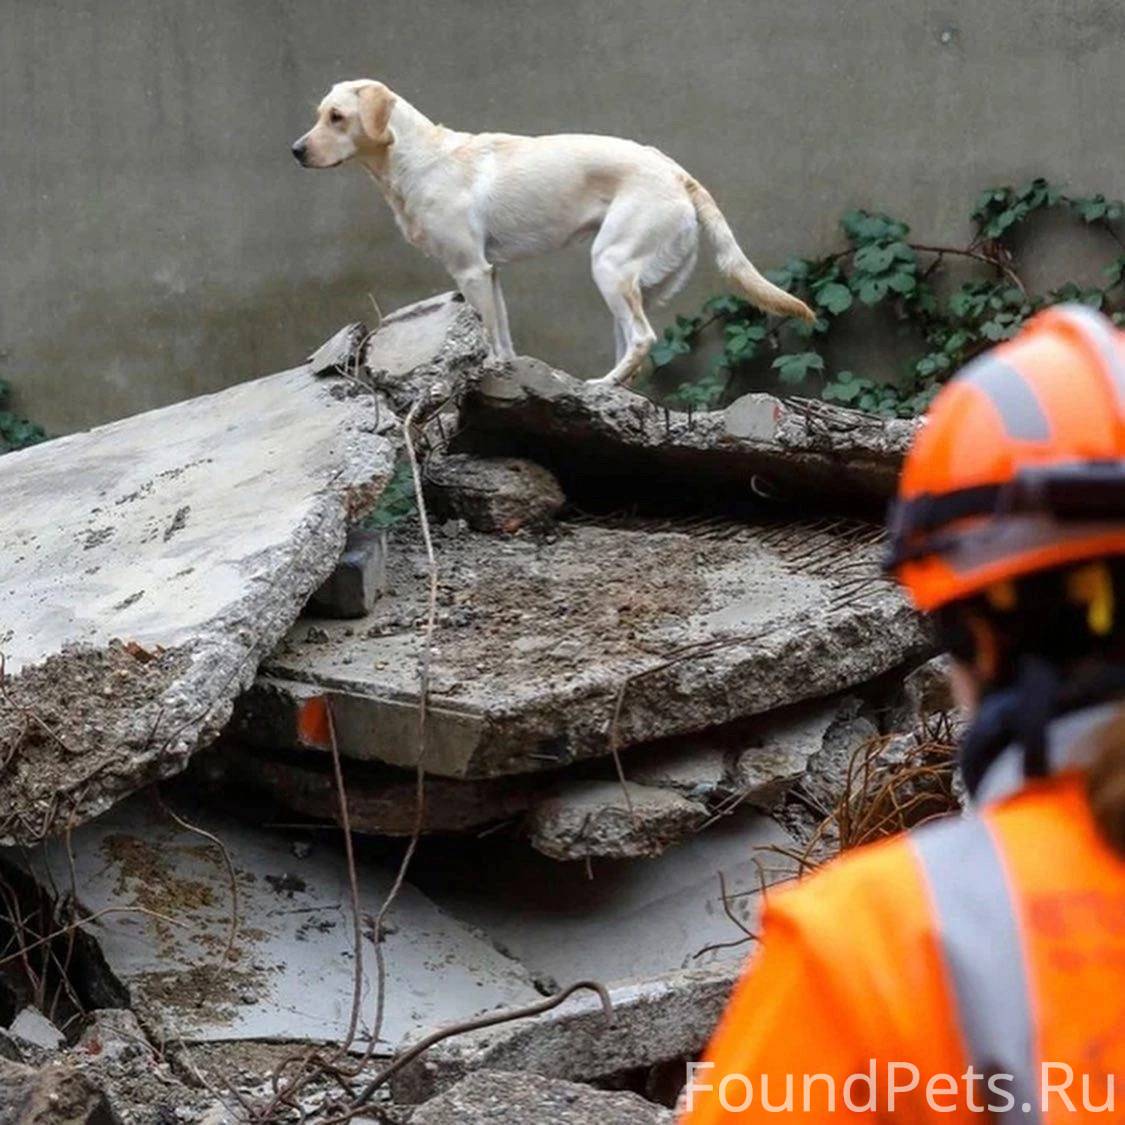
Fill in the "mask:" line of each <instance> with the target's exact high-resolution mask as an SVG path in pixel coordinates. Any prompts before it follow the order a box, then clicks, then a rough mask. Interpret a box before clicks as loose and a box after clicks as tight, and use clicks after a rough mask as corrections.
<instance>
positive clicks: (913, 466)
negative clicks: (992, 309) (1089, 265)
mask: <svg viewBox="0 0 1125 1125" xmlns="http://www.w3.org/2000/svg"><path fill="white" fill-rule="evenodd" d="M890 535H891V545H890V555H889V560H888V565H889V568H890V569H891V570H892V571H893V572H894V573H895V574H896V575H897V576H898V578H899V580H900V581H901V583H902V584H903V585H904V586H905V588H906V589H907V591H909V594H910V595H911V597H912V599H913V601H914V603H915V604H916V606H917V607H918V608H919V609H920V610H923V611H925V612H928V613H931V614H933V615H934V619H935V622H936V625H937V628H938V632H939V636H940V638H941V640H942V642H943V645H944V647H945V648H946V649H947V650H948V651H949V652H950V653H951V654H952V656H953V665H954V672H953V687H954V692H955V694H956V695H957V697H958V700H959V702H960V703H961V705H962V706H963V707H965V708H966V709H967V710H968V712H969V713H970V714H971V715H973V716H974V718H973V722H972V725H971V727H970V729H969V733H968V735H967V737H966V740H965V742H964V745H963V746H962V748H961V751H960V764H961V769H962V773H963V777H964V781H965V784H966V787H967V790H968V792H969V793H970V794H971V804H972V811H971V812H970V813H968V814H967V815H966V816H964V817H952V818H948V819H944V820H942V821H940V822H937V823H931V824H928V825H924V826H922V827H920V828H918V829H916V830H914V831H912V832H910V833H908V834H906V835H904V836H898V837H895V838H893V839H889V840H885V841H882V842H880V843H877V844H874V845H871V846H868V847H866V848H861V849H857V850H856V851H855V852H852V853H849V854H847V855H844V856H843V857H841V858H840V859H838V860H836V861H834V862H833V863H831V864H829V865H828V866H826V867H825V868H824V869H823V870H822V871H821V872H819V873H818V874H816V875H813V876H811V877H810V878H808V879H805V880H803V881H801V882H800V883H798V884H795V885H794V886H792V887H791V888H789V889H785V890H780V891H778V892H775V893H772V894H771V895H770V897H769V901H768V904H767V906H766V908H765V911H764V918H763V924H762V941H761V944H760V946H759V948H758V950H757V952H756V954H755V956H754V957H753V958H752V960H751V963H750V966H749V968H748V970H747V973H746V974H745V976H744V978H743V980H742V982H741V983H740V984H739V986H738V987H737V988H736V990H735V993H734V995H733V997H732V999H731V1002H730V1004H729V1007H728V1010H727V1012H726V1014H725V1016H724V1017H723V1020H722V1022H721V1023H720V1025H719V1028H718V1030H717V1032H716V1034H715V1036H714V1039H713V1041H712V1043H711V1046H710V1048H709V1050H708V1052H707V1054H706V1056H705V1057H704V1059H703V1060H702V1061H701V1062H699V1063H694V1064H692V1066H691V1077H690V1079H689V1083H688V1087H687V1088H686V1089H685V1091H684V1096H683V1099H682V1101H681V1106H685V1105H686V1106H687V1107H688V1108H687V1109H684V1110H683V1115H682V1117H681V1121H682V1122H687V1123H690V1125H716V1123H718V1122H729V1121H736V1120H737V1121H739V1122H751V1121H753V1122H757V1121H770V1120H776V1119H777V1118H778V1117H779V1116H781V1117H786V1118H788V1119H791V1120H798V1121H801V1120H803V1121H825V1122H828V1121H833V1120H836V1119H838V1118H839V1117H841V1116H843V1117H848V1116H849V1115H854V1116H860V1117H864V1118H866V1119H867V1120H873V1121H896V1122H897V1121H901V1122H934V1123H937V1122H947V1123H948V1122H960V1121H973V1122H981V1121H988V1120H990V1119H991V1120H996V1121H1003V1122H1021V1123H1028V1125H1031V1123H1035V1125H1039V1123H1055V1122H1061V1121H1067V1122H1070V1121H1083V1122H1085V1121H1106V1122H1108V1121H1123V1120H1125V704H1123V703H1122V701H1123V700H1125V334H1122V333H1118V332H1117V331H1116V330H1115V329H1114V328H1113V326H1112V325H1111V323H1110V322H1109V321H1108V320H1107V319H1106V318H1104V317H1103V316H1101V314H1099V313H1095V312H1093V311H1092V310H1090V309H1088V308H1085V307H1079V306H1060V307H1056V308H1054V309H1050V310H1048V311H1046V312H1043V313H1041V314H1039V315H1038V316H1036V317H1035V318H1034V319H1033V320H1032V321H1031V322H1029V324H1028V325H1027V326H1026V327H1025V328H1024V329H1023V330H1022V331H1021V332H1020V333H1019V334H1018V335H1017V336H1016V337H1015V338H1014V339H1012V340H1010V341H1008V342H1006V343H1004V344H1002V345H1000V346H999V347H996V348H995V349H993V350H992V351H990V352H988V353H987V354H985V355H983V356H982V357H980V358H978V359H976V360H975V361H973V362H972V363H970V364H969V365H968V366H967V367H966V368H965V369H964V370H963V371H962V372H961V373H960V375H959V376H958V377H957V378H956V379H954V380H953V381H951V383H950V384H949V385H948V386H946V387H945V388H943V389H942V391H941V392H940V394H939V395H938V397H937V398H936V399H935V401H934V403H933V406H932V408H931V410H930V412H929V415H928V420H927V422H926V424H925V425H924V426H923V427H922V428H921V430H920V432H919V434H918V436H917V439H916V440H915V442H914V445H913V448H912V449H911V450H910V453H909V455H908V456H907V459H906V463H905V466H904V468H903V472H902V477H901V480H900V483H899V497H898V500H897V502H896V504H895V505H894V506H893V507H892V514H891V525H890ZM849 1082H850V1087H849V1086H848V1084H849ZM724 1083H725V1089H724ZM990 1115H991V1116H990Z"/></svg>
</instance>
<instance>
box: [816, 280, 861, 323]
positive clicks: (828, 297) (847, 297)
mask: <svg viewBox="0 0 1125 1125" xmlns="http://www.w3.org/2000/svg"><path fill="white" fill-rule="evenodd" d="M813 296H814V297H815V298H816V303H817V304H818V305H820V307H821V308H822V309H826V310H827V311H828V312H830V313H831V314H832V315H833V316H839V315H840V314H841V313H843V312H847V311H848V309H850V308H851V307H852V294H851V290H850V289H849V288H848V287H847V286H846V285H841V284H840V283H839V282H838V281H830V282H828V284H827V285H821V286H819V287H818V288H817V289H816V290H815V291H814V294H813Z"/></svg>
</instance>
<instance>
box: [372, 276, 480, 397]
mask: <svg viewBox="0 0 1125 1125" xmlns="http://www.w3.org/2000/svg"><path fill="white" fill-rule="evenodd" d="M487 358H488V347H487V345H486V343H485V339H484V334H483V332H482V331H481V323H480V318H479V317H478V316H477V314H476V313H475V312H474V311H473V310H472V308H470V306H469V305H467V304H466V303H465V301H464V299H463V298H462V297H461V295H460V294H459V293H441V294H438V295H437V296H435V297H429V298H427V299H426V300H423V301H417V302H416V303H415V304H413V305H407V306H406V307H405V308H401V309H398V310H397V311H395V312H393V313H391V315H390V316H388V317H386V318H384V320H383V321H382V323H381V324H380V325H379V330H378V331H377V332H376V333H375V334H374V335H373V336H371V337H370V339H369V340H368V342H367V346H366V348H365V350H364V353H363V363H364V367H365V369H366V372H367V375H368V377H369V378H370V379H371V380H372V381H373V383H374V385H375V386H376V387H378V388H379V389H380V390H381V391H383V392H384V393H385V394H386V396H387V397H388V398H389V399H390V401H391V403H392V404H393V406H394V408H395V410H397V411H398V412H399V413H400V414H402V415H405V414H406V413H407V411H409V409H410V407H411V406H413V405H414V403H415V402H416V401H418V399H419V398H421V397H423V396H426V395H429V394H430V392H431V389H432V388H433V386H434V385H435V384H444V385H446V386H447V387H448V389H449V391H452V390H454V389H455V386H456V384H458V383H459V382H460V381H461V380H463V379H466V378H470V377H476V376H477V375H478V374H479V373H480V370H481V368H482V365H483V364H485V363H486V361H487ZM447 393H448V392H447Z"/></svg>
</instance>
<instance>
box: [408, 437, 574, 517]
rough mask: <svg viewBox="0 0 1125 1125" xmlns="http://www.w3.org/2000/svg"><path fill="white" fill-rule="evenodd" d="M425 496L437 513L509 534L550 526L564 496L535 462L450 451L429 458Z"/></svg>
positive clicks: (550, 475)
mask: <svg viewBox="0 0 1125 1125" xmlns="http://www.w3.org/2000/svg"><path fill="white" fill-rule="evenodd" d="M426 501H427V503H428V504H429V506H430V510H431V511H432V512H433V514H434V515H435V516H438V517H439V518H445V519H449V518H459V519H463V520H464V521H465V522H466V523H467V524H468V525H469V527H471V528H474V529H475V530H477V531H485V532H501V533H504V534H508V535H510V534H512V533H513V532H516V531H519V530H520V528H523V527H527V528H537V527H544V526H546V525H548V524H549V523H550V522H551V520H552V519H553V518H554V517H555V515H556V514H557V513H558V511H559V509H560V508H561V507H562V506H563V505H564V504H565V503H566V497H565V496H564V495H563V491H562V489H561V488H560V487H559V482H558V481H557V480H556V479H555V478H554V476H553V475H552V474H551V473H549V472H548V471H547V470H546V469H544V468H543V466H542V465H537V464H536V463H535V462H534V461H528V460H526V459H524V458H521V457H473V456H471V455H469V454H466V453H448V454H445V455H443V456H435V457H431V458H430V459H429V461H427V462H426Z"/></svg>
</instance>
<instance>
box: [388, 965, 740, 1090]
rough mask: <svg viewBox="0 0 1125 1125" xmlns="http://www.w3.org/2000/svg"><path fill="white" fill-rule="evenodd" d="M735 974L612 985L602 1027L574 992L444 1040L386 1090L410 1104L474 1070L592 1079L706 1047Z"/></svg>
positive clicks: (690, 974) (593, 1005)
mask: <svg viewBox="0 0 1125 1125" xmlns="http://www.w3.org/2000/svg"><path fill="white" fill-rule="evenodd" d="M740 972H741V969H740V968H738V967H716V968H712V969H695V970H687V971H685V972H681V973H669V974H667V975H666V976H663V977H660V978H658V979H655V980H650V981H638V982H635V983H633V984H628V985H621V986H619V987H617V988H613V989H611V990H610V998H611V1000H612V1002H613V1022H612V1024H611V1025H609V1026H607V1025H606V1021H605V1015H604V1013H603V1011H602V1006H601V1003H600V1002H599V1000H598V999H597V997H592V998H590V999H587V998H586V997H584V996H582V997H579V996H575V997H573V998H572V999H570V1000H567V1001H566V1002H565V1003H563V1004H562V1005H561V1006H560V1007H558V1008H556V1009H554V1011H551V1012H547V1013H546V1014H545V1015H542V1016H536V1017H534V1018H533V1019H529V1020H521V1021H520V1022H518V1023H513V1024H505V1025H502V1026H501V1027H498V1028H487V1029H485V1030H483V1031H473V1032H469V1033H467V1034H465V1035H459V1036H457V1037H456V1038H453V1039H446V1040H444V1041H443V1042H441V1043H438V1044H437V1045H436V1046H435V1047H434V1048H433V1049H431V1050H430V1051H429V1052H427V1053H426V1054H425V1055H423V1056H422V1057H421V1058H420V1059H418V1060H417V1061H416V1062H413V1063H410V1064H408V1065H407V1066H406V1067H404V1068H403V1069H402V1070H401V1071H399V1073H398V1074H397V1075H396V1076H395V1078H393V1079H392V1084H391V1089H392V1091H393V1093H394V1096H395V1099H396V1100H397V1101H401V1102H404V1103H407V1104H413V1103H418V1102H424V1101H426V1100H428V1099H429V1098H432V1097H433V1096H435V1095H436V1094H439V1093H441V1092H442V1091H444V1090H448V1089H449V1088H450V1087H451V1086H453V1085H454V1084H455V1083H457V1082H459V1081H460V1080H461V1079H462V1078H463V1077H464V1076H465V1075H467V1074H469V1073H471V1072H472V1071H476V1070H482V1069H487V1070H516V1071H521V1072H524V1073H530V1074H539V1075H543V1076H544V1077H547V1078H563V1079H570V1080H574V1081H597V1080H599V1079H605V1078H610V1077H612V1076H613V1075H615V1074H620V1073H621V1072H623V1071H627V1070H632V1069H635V1068H637V1067H642V1066H654V1065H656V1064H657V1063H662V1062H668V1061H669V1060H672V1059H680V1058H686V1057H688V1056H691V1055H694V1054H695V1053H696V1052H698V1051H699V1050H701V1049H702V1048H703V1046H704V1045H705V1044H706V1042H707V1040H708V1038H709V1037H710V1035H711V1031H712V1030H713V1028H714V1026H715V1023H716V1022H717V1020H718V1017H719V1015H720V1014H721V1012H722V1010H723V1008H724V1006H725V1005H726V1001H727V997H728V996H729V995H730V990H731V988H732V986H733V985H734V982H735V981H736V980H737V979H738V976H739V974H740Z"/></svg>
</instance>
